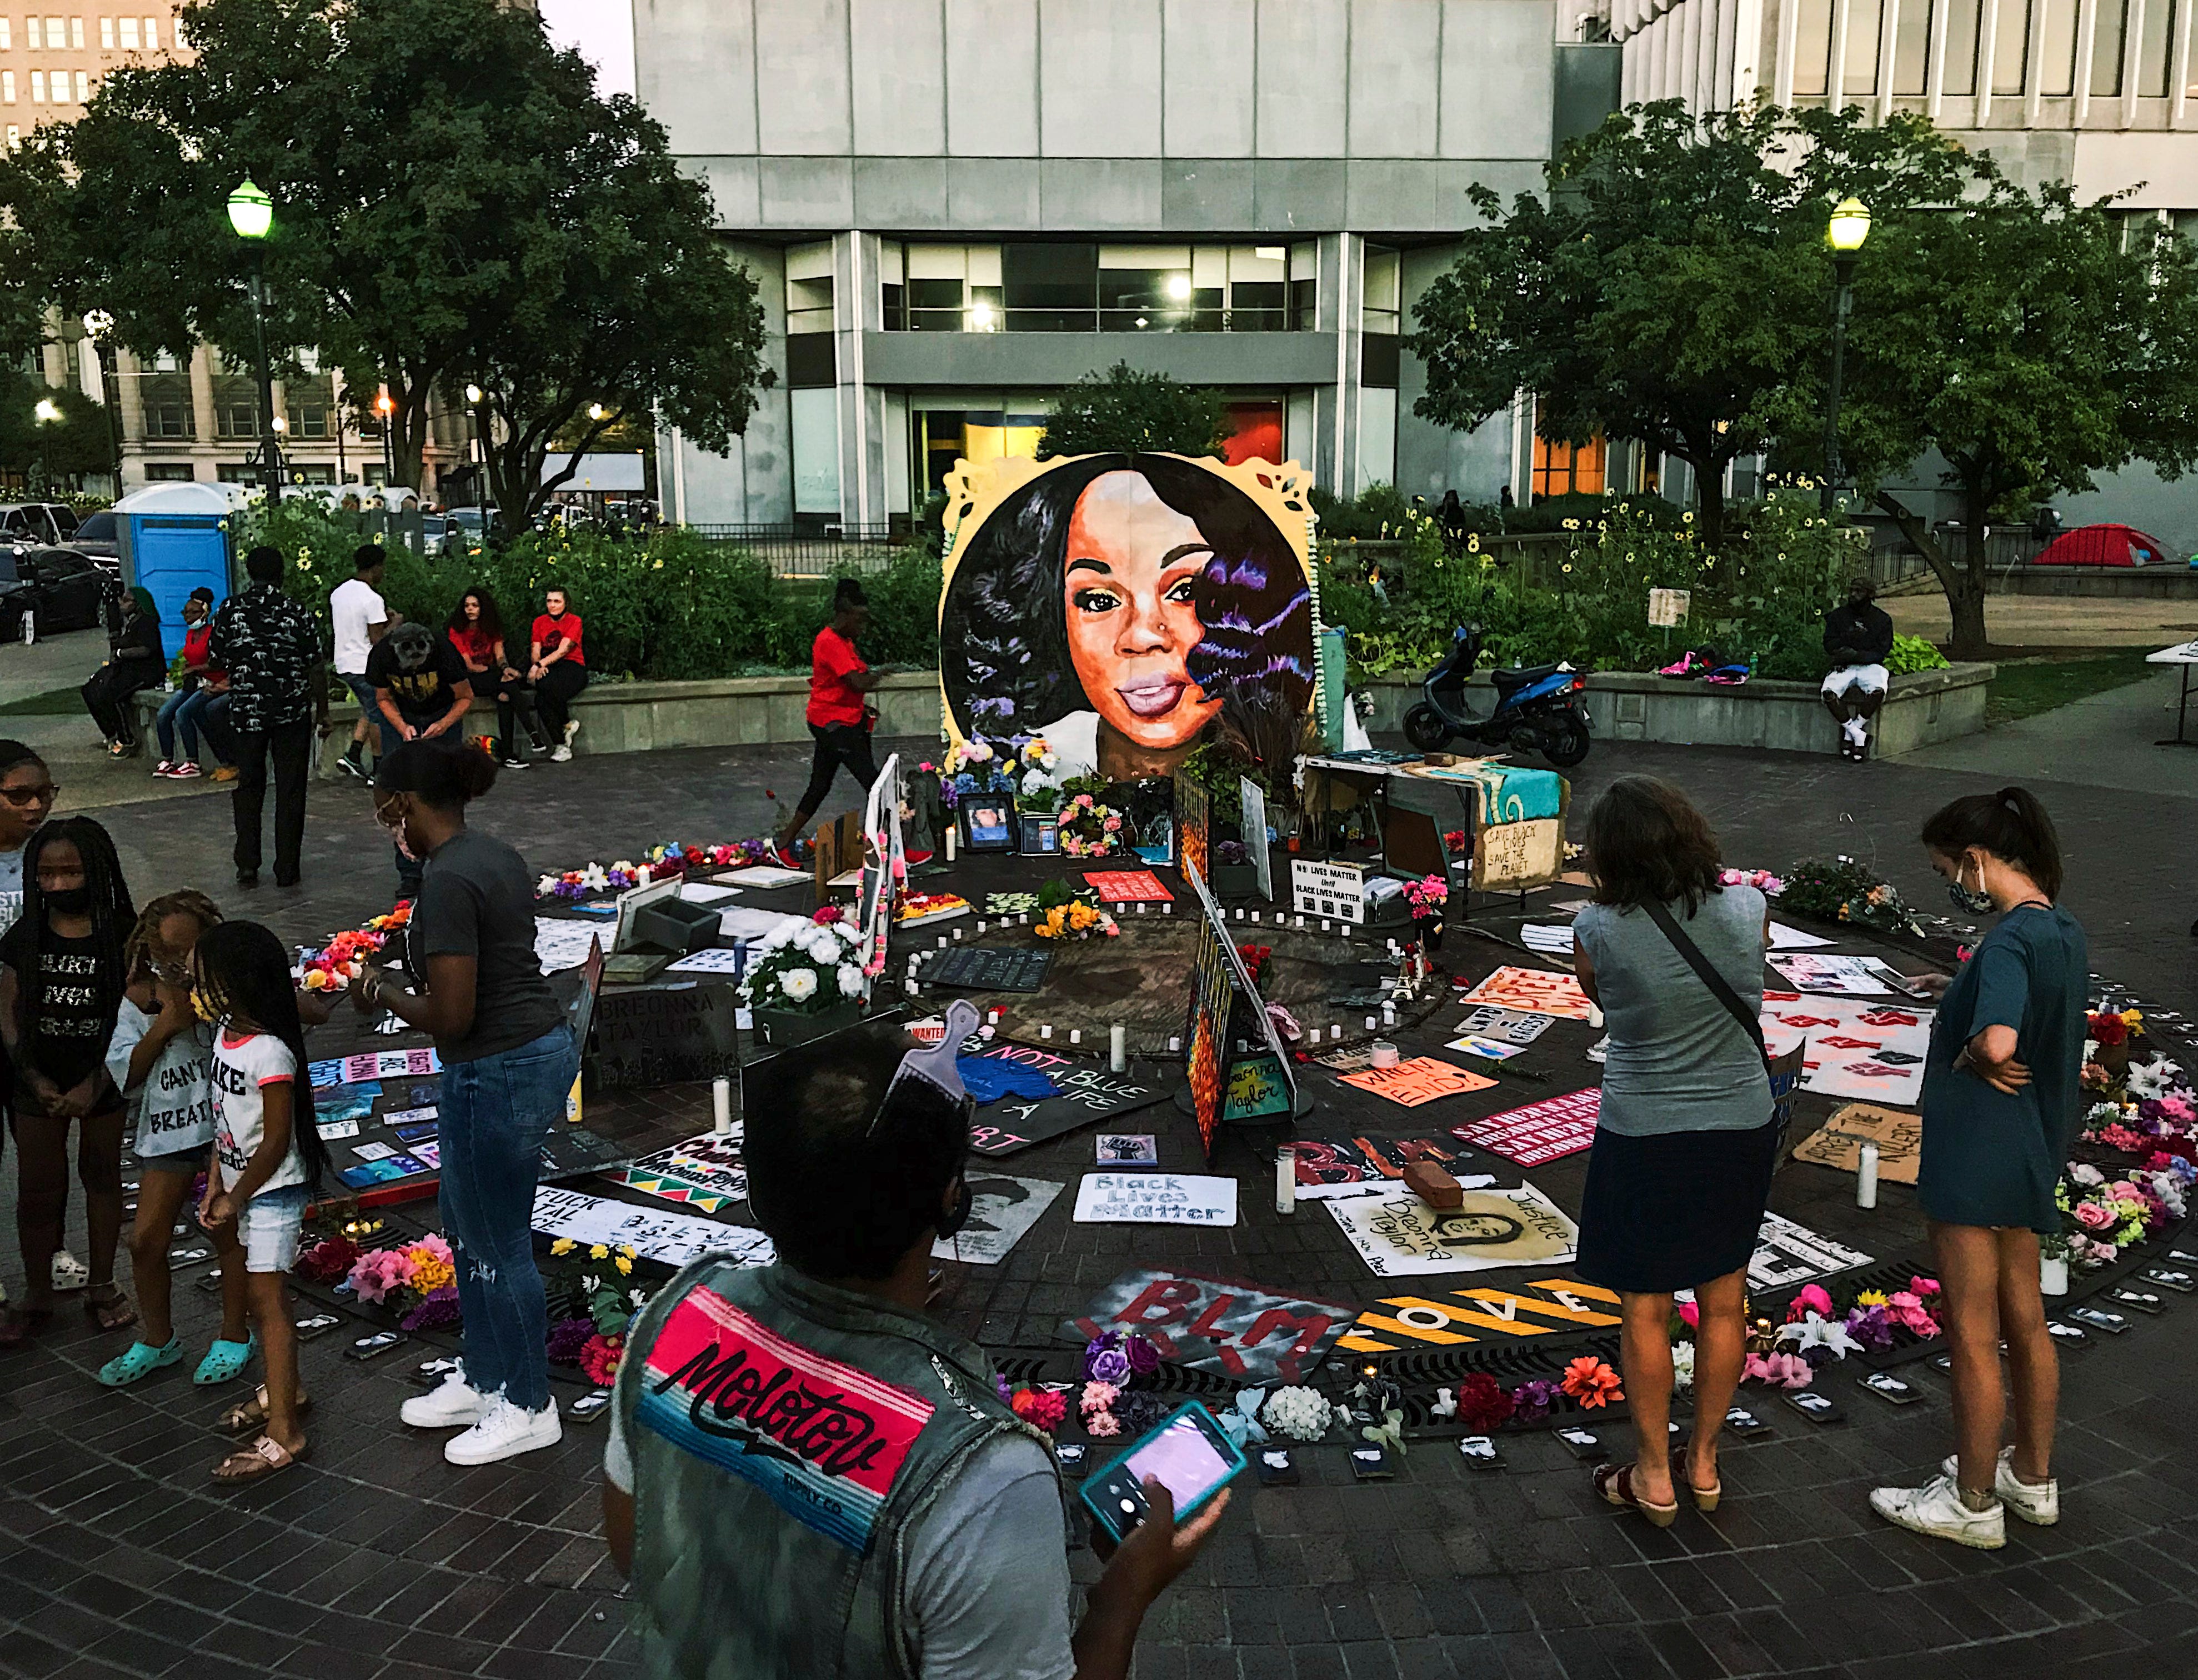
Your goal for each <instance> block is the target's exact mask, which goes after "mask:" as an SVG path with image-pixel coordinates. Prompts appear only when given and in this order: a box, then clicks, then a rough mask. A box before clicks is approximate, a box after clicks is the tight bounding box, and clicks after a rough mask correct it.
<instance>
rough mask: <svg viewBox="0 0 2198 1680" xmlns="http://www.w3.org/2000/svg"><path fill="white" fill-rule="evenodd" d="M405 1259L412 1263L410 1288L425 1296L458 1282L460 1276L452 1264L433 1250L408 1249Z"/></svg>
mask: <svg viewBox="0 0 2198 1680" xmlns="http://www.w3.org/2000/svg"><path fill="white" fill-rule="evenodd" d="M405 1258H406V1259H409V1260H410V1261H411V1262H412V1281H411V1283H410V1286H409V1287H410V1288H415V1289H417V1290H418V1291H419V1292H420V1293H422V1294H423V1295H427V1294H432V1293H434V1291H436V1290H438V1289H445V1288H449V1287H450V1286H451V1285H452V1284H454V1283H456V1282H457V1281H458V1274H457V1272H456V1270H455V1269H454V1268H453V1267H452V1266H451V1263H450V1262H449V1261H448V1260H446V1259H444V1258H443V1257H442V1256H441V1255H439V1254H438V1253H436V1252H435V1251H434V1250H433V1249H432V1248H427V1247H416V1248H408V1249H407V1250H405Z"/></svg>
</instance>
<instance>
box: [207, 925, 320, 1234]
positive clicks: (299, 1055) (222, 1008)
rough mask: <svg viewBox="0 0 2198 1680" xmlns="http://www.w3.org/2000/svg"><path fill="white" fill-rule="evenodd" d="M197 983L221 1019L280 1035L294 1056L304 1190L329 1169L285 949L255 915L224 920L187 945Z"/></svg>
mask: <svg viewBox="0 0 2198 1680" xmlns="http://www.w3.org/2000/svg"><path fill="white" fill-rule="evenodd" d="M191 966H192V967H193V968H195V970H196V971H197V974H198V985H199V989H200V990H201V991H203V992H204V993H205V994H206V1003H207V1006H208V1007H209V1008H211V1009H212V1010H213V1011H214V1013H215V1014H216V1015H217V1016H218V1017H219V1018H221V1019H224V1020H226V1019H228V1018H229V1017H230V1016H236V1017H239V1018H241V1019H242V1020H247V1021H249V1022H250V1023H251V1024H252V1025H253V1026H255V1027H257V1028H259V1031H260V1032H265V1033H268V1034H270V1035H271V1036H272V1037H274V1038H279V1039H281V1040H282V1043H283V1044H284V1046H285V1047H286V1048H288V1050H289V1052H290V1054H291V1055H292V1056H293V1057H294V1058H295V1059H296V1061H297V1064H298V1069H297V1073H296V1075H295V1076H294V1078H292V1080H291V1081H290V1147H291V1148H294V1149H295V1150H296V1151H297V1152H298V1159H299V1160H301V1161H303V1162H304V1163H305V1190H306V1194H307V1195H312V1194H313V1193H314V1192H316V1191H317V1190H318V1189H320V1185H321V1180H322V1179H323V1177H326V1176H327V1174H328V1170H329V1146H328V1145H327V1144H325V1143H323V1142H322V1141H321V1129H320V1128H319V1127H318V1126H317V1125H315V1124H314V1123H313V1079H312V1074H311V1064H310V1063H309V1062H307V1061H306V1060H305V1023H304V1022H302V1021H301V1020H299V1018H298V992H297V988H296V987H295V986H294V985H293V984H292V983H291V980H290V954H289V952H288V951H287V950H284V949H283V946H282V940H280V939H276V937H275V933H274V930H273V929H272V928H270V927H263V926H262V925H261V924H260V923H259V922H257V921H224V922H220V923H218V924H216V925H215V926H214V927H209V928H207V929H206V932H205V933H201V934H200V935H199V942H198V944H197V945H195V946H194V947H193V948H192V950H191Z"/></svg>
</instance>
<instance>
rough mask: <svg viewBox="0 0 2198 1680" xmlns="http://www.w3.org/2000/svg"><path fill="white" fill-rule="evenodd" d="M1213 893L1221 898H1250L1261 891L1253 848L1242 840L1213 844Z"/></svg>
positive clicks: (1217, 841)
mask: <svg viewBox="0 0 2198 1680" xmlns="http://www.w3.org/2000/svg"><path fill="white" fill-rule="evenodd" d="M1212 886H1213V891H1214V893H1215V895H1216V896H1217V897H1219V898H1240V897H1242V898H1248V897H1249V896H1250V895H1252V894H1253V893H1255V892H1258V891H1259V870H1258V869H1255V868H1254V867H1253V863H1252V848H1251V847H1250V846H1247V845H1246V844H1245V843H1244V842H1243V841H1242V840H1216V841H1215V842H1214V843H1213V882H1212Z"/></svg>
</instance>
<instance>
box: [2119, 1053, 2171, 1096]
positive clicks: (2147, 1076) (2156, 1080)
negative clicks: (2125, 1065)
mask: <svg viewBox="0 0 2198 1680" xmlns="http://www.w3.org/2000/svg"><path fill="white" fill-rule="evenodd" d="M2181 1072H2182V1069H2180V1068H2178V1067H2177V1066H2176V1065H2175V1064H2174V1063H2173V1062H2172V1061H2169V1060H2168V1059H2167V1058H2166V1056H2164V1055H2162V1056H2154V1058H2153V1059H2152V1060H2151V1061H2148V1062H2145V1063H2143V1065H2141V1066H2140V1065H2139V1064H2137V1063H2135V1062H2132V1063H2131V1064H2130V1071H2129V1073H2128V1074H2127V1076H2126V1077H2125V1078H2124V1080H2123V1083H2124V1084H2126V1085H2127V1086H2128V1087H2129V1093H2130V1095H2131V1096H2166V1095H2167V1094H2168V1092H2169V1091H2170V1090H2173V1089H2174V1086H2175V1076H2176V1075H2177V1074H2178V1073H2181Z"/></svg>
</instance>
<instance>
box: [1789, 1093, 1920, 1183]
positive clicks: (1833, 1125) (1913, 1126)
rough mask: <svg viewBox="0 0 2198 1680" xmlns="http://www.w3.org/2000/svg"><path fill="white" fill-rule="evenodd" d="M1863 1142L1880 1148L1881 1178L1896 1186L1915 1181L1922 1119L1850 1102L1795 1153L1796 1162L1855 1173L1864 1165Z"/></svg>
mask: <svg viewBox="0 0 2198 1680" xmlns="http://www.w3.org/2000/svg"><path fill="white" fill-rule="evenodd" d="M1864 1143H1875V1144H1876V1145H1877V1176H1878V1177H1880V1178H1883V1179H1887V1180H1889V1181H1891V1182H1892V1183H1895V1184H1912V1183H1915V1182H1916V1163H1917V1161H1918V1160H1919V1159H1920V1158H1921V1156H1922V1148H1923V1122H1922V1119H1920V1118H1919V1117H1918V1116H1916V1115H1914V1114H1903V1113H1899V1112H1897V1111H1896V1110H1894V1109H1891V1108H1880V1107H1877V1106H1876V1105H1875V1103H1869V1102H1850V1103H1848V1104H1847V1105H1846V1107H1843V1108H1841V1109H1840V1110H1839V1111H1838V1112H1836V1113H1834V1114H1833V1116H1832V1117H1831V1119H1829V1120H1827V1121H1825V1122H1824V1126H1823V1131H1819V1132H1817V1133H1816V1134H1815V1135H1814V1136H1811V1138H1810V1139H1809V1141H1808V1142H1806V1143H1804V1144H1803V1145H1802V1146H1801V1147H1800V1148H1798V1149H1796V1150H1794V1160H1797V1161H1814V1162H1815V1163H1816V1164H1817V1166H1833V1167H1837V1168H1838V1169H1839V1170H1840V1171H1842V1172H1852V1171H1856V1170H1857V1168H1858V1166H1860V1165H1861V1161H1862V1146H1863V1145H1864Z"/></svg>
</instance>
